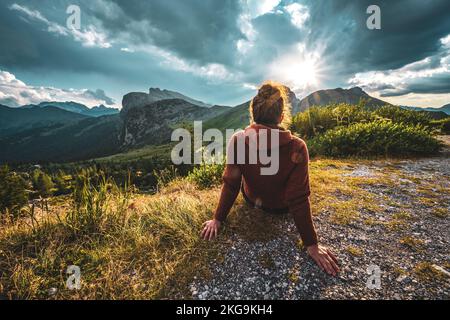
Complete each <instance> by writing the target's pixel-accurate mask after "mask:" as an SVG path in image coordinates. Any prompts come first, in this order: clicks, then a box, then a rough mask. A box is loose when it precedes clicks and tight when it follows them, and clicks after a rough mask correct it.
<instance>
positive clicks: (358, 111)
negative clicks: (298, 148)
mask: <svg viewBox="0 0 450 320" xmlns="http://www.w3.org/2000/svg"><path fill="white" fill-rule="evenodd" d="M373 119H374V115H373V114H372V113H371V112H370V111H368V110H367V109H365V108H364V107H363V106H362V105H350V104H346V103H340V104H335V105H328V106H322V107H320V106H317V107H312V108H309V109H308V110H306V111H303V112H300V113H298V114H297V115H296V116H294V118H293V120H292V130H293V131H294V132H296V133H297V134H299V135H300V137H302V138H304V139H309V138H312V137H314V136H316V135H319V134H322V133H324V132H326V131H328V130H330V129H333V128H335V127H337V126H348V125H350V124H353V123H357V122H367V121H371V120H373Z"/></svg>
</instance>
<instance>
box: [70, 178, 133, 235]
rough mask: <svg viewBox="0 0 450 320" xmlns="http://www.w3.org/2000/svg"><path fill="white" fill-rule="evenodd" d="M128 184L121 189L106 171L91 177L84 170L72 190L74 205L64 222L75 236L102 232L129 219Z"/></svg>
mask: <svg viewBox="0 0 450 320" xmlns="http://www.w3.org/2000/svg"><path fill="white" fill-rule="evenodd" d="M130 190H131V189H130V187H129V183H126V184H125V186H124V187H123V188H122V187H120V186H118V185H117V184H116V183H115V182H114V180H113V179H111V178H106V176H105V175H104V174H103V173H99V174H98V175H94V176H91V175H90V174H89V173H87V172H82V173H80V175H79V176H78V177H77V181H76V183H75V186H74V190H73V192H72V207H71V209H70V211H69V212H68V214H67V215H66V217H65V221H64V222H65V225H66V226H67V227H68V228H69V230H71V231H72V233H73V234H74V235H79V234H93V233H101V232H102V231H104V230H105V228H107V227H108V226H117V225H118V224H120V223H123V222H124V219H126V216H125V212H126V208H127V206H128V201H129V198H130Z"/></svg>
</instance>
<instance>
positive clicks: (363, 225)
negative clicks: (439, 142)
mask: <svg viewBox="0 0 450 320" xmlns="http://www.w3.org/2000/svg"><path fill="white" fill-rule="evenodd" d="M355 163H356V162H355ZM449 169H450V160H449V157H448V154H444V155H443V156H441V157H439V158H430V159H418V160H395V161H394V160H392V161H382V160H380V161H367V162H365V163H364V164H360V165H359V164H358V165H355V166H351V167H348V168H345V172H344V173H343V174H342V179H343V180H342V181H343V183H345V182H346V179H351V178H352V177H372V176H377V177H381V179H379V180H378V181H381V182H378V183H374V184H368V185H367V186H364V185H363V186H362V188H363V189H364V190H366V191H368V192H370V193H371V194H372V195H373V199H374V201H375V203H374V204H375V205H376V206H377V207H378V208H379V210H377V211H376V212H371V211H367V210H360V212H359V214H360V218H359V219H357V220H356V221H353V222H352V223H350V224H346V225H342V224H337V223H334V222H332V219H330V213H329V212H327V211H322V212H318V213H315V215H314V221H315V224H316V227H317V231H318V234H319V236H320V237H321V242H322V244H324V245H327V246H329V247H331V248H332V249H333V251H334V252H335V253H336V254H337V255H338V257H339V259H340V265H341V269H342V272H341V273H340V275H339V276H338V277H335V278H334V277H331V276H328V275H326V274H324V273H323V272H321V271H320V269H319V268H318V267H317V266H316V265H315V264H314V262H313V261H312V260H311V259H310V258H309V257H308V256H307V255H306V253H305V251H304V250H301V249H299V245H298V240H299V237H298V235H297V232H296V230H295V227H294V225H293V222H292V221H291V219H290V217H289V216H285V217H280V218H277V219H274V220H273V223H274V228H276V229H278V230H281V232H278V233H277V234H276V235H275V236H273V237H272V239H263V240H252V241H250V240H248V239H246V238H245V237H243V236H242V234H239V233H231V234H230V235H227V236H229V240H228V241H227V242H226V244H223V246H224V248H223V249H224V251H225V254H224V256H223V259H220V261H219V260H216V261H215V262H213V263H212V265H211V271H212V274H213V276H212V277H211V278H208V280H200V279H196V280H195V281H194V282H193V283H192V284H191V285H190V290H191V293H192V297H193V298H194V299H449V298H450V277H449V275H450V273H449V271H450V255H449V248H450V246H449V242H450V217H449V211H450V194H449V190H450V170H449ZM384 179H385V181H386V183H384V182H383V181H384ZM337 198H339V196H338V195H337ZM338 200H339V199H337V201H338ZM340 200H342V199H340ZM344 200H345V199H344ZM368 221H372V222H371V223H368ZM371 265H372V267H374V266H375V268H379V269H380V271H381V277H380V287H379V288H378V289H377V288H373V286H372V288H369V287H368V286H367V282H368V279H369V277H370V274H369V273H368V268H370V266H371ZM369 283H372V284H374V283H375V282H369Z"/></svg>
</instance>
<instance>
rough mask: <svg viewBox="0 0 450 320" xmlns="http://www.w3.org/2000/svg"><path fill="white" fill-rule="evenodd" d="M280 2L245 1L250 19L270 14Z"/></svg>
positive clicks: (272, 0)
mask: <svg viewBox="0 0 450 320" xmlns="http://www.w3.org/2000/svg"><path fill="white" fill-rule="evenodd" d="M280 2H281V0H246V3H247V7H248V11H249V14H250V16H251V18H252V19H254V18H256V17H259V16H262V15H264V14H266V13H269V12H272V11H273V9H274V8H275V7H276V6H278V5H279V4H280Z"/></svg>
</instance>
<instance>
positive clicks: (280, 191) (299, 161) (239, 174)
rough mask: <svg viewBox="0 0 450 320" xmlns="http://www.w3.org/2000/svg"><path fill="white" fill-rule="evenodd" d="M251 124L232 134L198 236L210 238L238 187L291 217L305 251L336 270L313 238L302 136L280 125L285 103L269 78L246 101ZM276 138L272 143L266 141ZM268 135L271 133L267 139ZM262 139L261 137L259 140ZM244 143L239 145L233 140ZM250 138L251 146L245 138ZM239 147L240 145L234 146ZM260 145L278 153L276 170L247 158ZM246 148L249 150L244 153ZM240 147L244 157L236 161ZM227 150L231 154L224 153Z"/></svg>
mask: <svg viewBox="0 0 450 320" xmlns="http://www.w3.org/2000/svg"><path fill="white" fill-rule="evenodd" d="M250 116H251V120H252V121H251V123H252V124H251V125H250V126H249V127H247V128H246V129H245V130H244V131H240V132H238V133H236V134H235V135H233V137H232V138H231V139H230V142H229V145H228V150H227V164H226V167H225V171H224V174H223V186H222V190H221V194H220V200H219V204H218V206H217V209H216V211H215V213H214V218H213V219H212V220H209V221H206V222H205V223H204V224H203V230H202V232H201V236H202V237H203V238H204V239H205V240H212V239H214V238H215V237H216V236H217V234H218V232H219V229H220V226H221V224H222V223H223V222H224V221H225V219H226V217H227V215H228V213H229V211H230V210H231V207H232V206H233V204H234V202H235V200H236V198H237V196H238V194H239V191H240V190H241V191H242V194H243V197H244V199H245V200H246V201H247V203H248V204H250V205H251V206H253V207H256V208H259V209H262V210H263V211H264V212H267V213H273V214H278V213H287V212H289V213H290V214H291V215H292V217H293V218H294V222H295V225H296V227H297V229H298V231H299V233H300V236H301V238H302V241H303V244H304V246H305V247H306V248H307V252H308V254H309V255H310V256H311V258H312V259H314V261H315V262H316V263H317V264H318V266H319V267H320V268H321V269H322V270H324V271H326V272H327V273H328V274H331V275H336V274H337V273H338V272H339V267H338V261H337V259H336V257H335V255H334V254H333V253H332V252H331V250H330V249H328V248H327V247H325V246H323V245H320V244H319V243H318V239H317V234H316V231H315V227H314V224H313V221H312V216H311V206H310V200H309V196H310V186H309V174H308V163H309V155H308V149H307V147H306V144H305V142H304V141H303V140H301V139H300V138H298V137H295V136H294V135H292V134H291V132H290V131H288V130H286V128H287V127H288V125H289V123H290V105H289V100H288V96H287V91H286V88H285V87H284V86H282V85H280V84H277V83H274V82H268V83H266V84H264V85H263V86H262V87H261V88H260V89H259V91H258V94H257V95H256V96H255V97H254V98H253V100H252V102H251V104H250ZM271 137H272V140H278V141H277V142H274V141H271ZM273 137H274V138H273ZM263 138H266V140H267V141H269V142H267V141H266V142H265V143H264V145H262V140H263ZM239 139H244V141H245V143H242V144H239V142H238V140H239ZM252 142H256V149H257V150H254V149H252V148H251V143H252ZM239 146H244V148H243V149H242V150H239ZM263 148H266V149H267V150H264V151H266V153H268V154H269V153H270V154H277V155H278V171H277V172H276V173H275V174H270V175H264V174H262V173H261V169H263V168H264V167H267V164H265V165H263V164H261V159H260V158H258V157H257V160H256V161H253V162H252V161H249V159H250V157H251V153H252V152H253V153H255V151H258V152H259V151H261V149H263ZM249 151H250V152H249ZM239 152H245V156H244V158H241V159H245V161H241V162H243V163H240V161H238V160H236V159H237V158H239ZM230 154H231V157H232V158H230Z"/></svg>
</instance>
